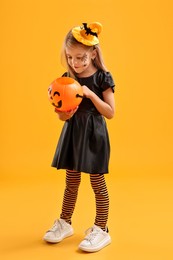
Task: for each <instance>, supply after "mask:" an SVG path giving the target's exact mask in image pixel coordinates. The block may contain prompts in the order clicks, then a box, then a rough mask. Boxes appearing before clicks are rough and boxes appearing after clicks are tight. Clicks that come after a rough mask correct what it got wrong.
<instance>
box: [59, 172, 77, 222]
mask: <svg viewBox="0 0 173 260" xmlns="http://www.w3.org/2000/svg"><path fill="white" fill-rule="evenodd" d="M80 181H81V173H80V172H75V171H69V170H67V171H66V188H65V191H64V198H63V204H62V212H61V215H60V218H61V219H64V220H65V221H66V222H67V223H69V224H71V217H72V214H73V211H74V208H75V204H76V200H77V195H78V188H79V185H80Z"/></svg>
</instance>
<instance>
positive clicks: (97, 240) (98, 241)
mask: <svg viewBox="0 0 173 260" xmlns="http://www.w3.org/2000/svg"><path fill="white" fill-rule="evenodd" d="M86 234H87V236H86V237H85V238H84V240H83V241H82V242H81V243H80V245H79V249H81V250H83V251H86V252H96V251H99V250H100V249H102V248H104V247H105V246H107V245H109V244H110V243H111V238H110V235H109V234H108V233H107V232H105V231H103V230H102V229H101V228H100V227H98V226H96V225H94V226H93V227H92V228H89V229H88V230H87V231H86Z"/></svg>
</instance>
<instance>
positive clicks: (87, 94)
mask: <svg viewBox="0 0 173 260" xmlns="http://www.w3.org/2000/svg"><path fill="white" fill-rule="evenodd" d="M82 88H83V95H84V96H85V97H86V98H90V97H91V95H92V93H93V92H92V91H91V90H90V89H89V88H88V87H87V86H85V85H83V86H82Z"/></svg>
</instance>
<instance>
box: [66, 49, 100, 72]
mask: <svg viewBox="0 0 173 260" xmlns="http://www.w3.org/2000/svg"><path fill="white" fill-rule="evenodd" d="M65 51H66V57H67V62H68V64H69V66H70V67H71V68H72V69H73V70H74V71H75V73H77V74H80V75H82V74H85V73H87V72H91V73H92V69H95V67H94V65H93V63H92V60H93V59H94V58H95V57H96V50H93V48H92V47H91V48H85V47H83V46H81V45H75V46H71V47H66V49H65Z"/></svg>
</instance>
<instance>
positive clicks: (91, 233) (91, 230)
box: [85, 227, 100, 242]
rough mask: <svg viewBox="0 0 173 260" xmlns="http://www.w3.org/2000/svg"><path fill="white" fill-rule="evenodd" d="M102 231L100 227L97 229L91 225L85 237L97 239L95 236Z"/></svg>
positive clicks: (90, 239)
mask: <svg viewBox="0 0 173 260" xmlns="http://www.w3.org/2000/svg"><path fill="white" fill-rule="evenodd" d="M99 233H100V230H99V229H96V228H94V227H90V228H88V229H87V230H86V231H85V234H86V237H85V239H86V240H88V241H90V242H91V241H92V240H94V239H95V237H96V236H97V235H98V234H99Z"/></svg>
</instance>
